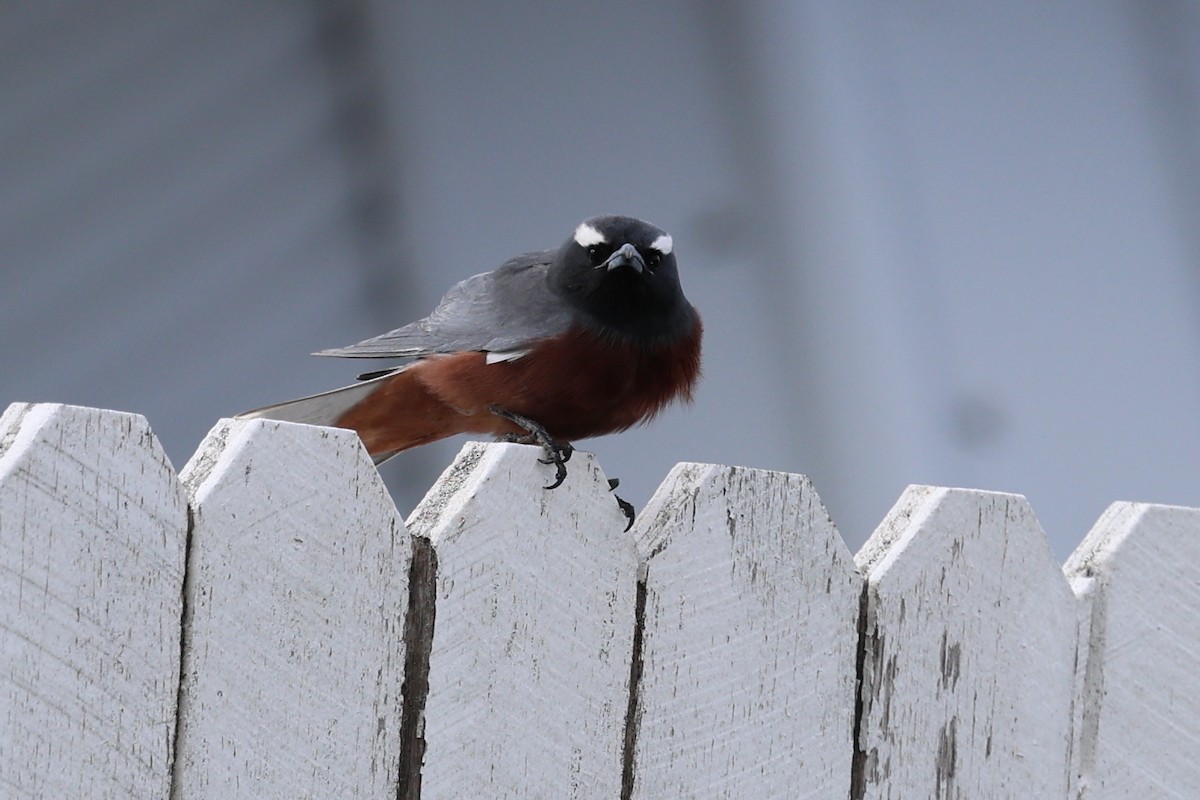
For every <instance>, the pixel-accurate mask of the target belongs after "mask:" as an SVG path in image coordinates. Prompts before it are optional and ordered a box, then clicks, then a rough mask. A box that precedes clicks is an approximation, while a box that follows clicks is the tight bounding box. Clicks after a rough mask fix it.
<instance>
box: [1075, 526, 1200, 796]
mask: <svg viewBox="0 0 1200 800" xmlns="http://www.w3.org/2000/svg"><path fill="white" fill-rule="evenodd" d="M1063 569H1064V571H1065V572H1066V573H1067V575H1068V576H1069V577H1070V578H1071V583H1072V586H1073V587H1074V588H1075V590H1076V592H1077V594H1079V595H1080V596H1081V598H1083V599H1084V600H1085V601H1087V602H1088V603H1089V608H1090V612H1091V613H1090V620H1091V626H1090V628H1091V636H1090V641H1089V647H1088V655H1087V668H1086V673H1085V678H1084V681H1083V695H1082V698H1081V703H1080V705H1081V706H1082V709H1083V725H1082V729H1081V731H1080V734H1079V744H1078V747H1079V750H1080V759H1079V760H1080V772H1081V775H1080V786H1081V787H1083V789H1084V796H1085V797H1087V798H1089V800H1092V799H1093V798H1094V799H1095V800H1104V799H1106V798H1150V797H1155V798H1160V797H1161V798H1180V800H1183V798H1194V797H1196V796H1198V795H1200V762H1198V761H1197V760H1196V757H1195V756H1196V751H1197V749H1200V693H1197V691H1196V680H1197V676H1198V675H1200V509H1195V508H1181V507H1177V506H1161V505H1150V504H1146V503H1115V504H1113V505H1112V506H1110V507H1109V509H1108V510H1107V511H1106V512H1105V513H1104V515H1103V516H1101V517H1100V519H1099V521H1097V523H1096V525H1095V526H1094V527H1093V528H1092V530H1091V532H1090V533H1089V534H1088V536H1087V538H1086V539H1084V541H1083V543H1082V544H1080V546H1079V548H1078V549H1076V551H1075V552H1074V553H1073V554H1072V555H1071V557H1070V558H1069V559H1068V560H1067V563H1066V565H1065V566H1064V567H1063Z"/></svg>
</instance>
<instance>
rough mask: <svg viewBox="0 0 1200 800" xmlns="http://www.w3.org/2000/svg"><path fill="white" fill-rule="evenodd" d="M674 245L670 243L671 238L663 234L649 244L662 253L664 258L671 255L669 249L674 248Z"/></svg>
mask: <svg viewBox="0 0 1200 800" xmlns="http://www.w3.org/2000/svg"><path fill="white" fill-rule="evenodd" d="M674 244H675V243H674V242H673V241H671V237H670V236H668V235H667V234H665V233H664V234H663V235H662V236H659V237H658V238H657V239H655V240H654V241H653V242H651V243H650V246H651V247H653V248H654V249H655V250H657V251H658V252H660V253H662V254H663V255H664V256H669V255H671V248H672V247H673V246H674Z"/></svg>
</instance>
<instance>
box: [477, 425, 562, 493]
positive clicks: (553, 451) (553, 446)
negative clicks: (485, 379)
mask: <svg viewBox="0 0 1200 800" xmlns="http://www.w3.org/2000/svg"><path fill="white" fill-rule="evenodd" d="M488 411H490V412H491V413H493V414H495V415H496V416H497V417H502V418H504V419H506V420H508V421H509V422H511V423H512V424H514V425H516V426H518V427H519V428H521V429H522V430H523V431H525V433H523V434H521V433H508V434H505V435H504V436H503V437H501V438H502V439H504V441H506V442H516V443H519V444H536V445H539V446H540V447H541V448H542V449H543V450H545V451H546V457H545V458H539V459H538V461H540V462H542V463H543V464H553V465H554V483H552V484H550V485H549V486H547V487H546V488H547V489H557V488H558V487H559V486H561V485H562V482H563V481H564V480H566V479H567V462H568V461H570V460H571V454H572V453H574V452H575V448H574V447H573V446H572V445H571V443H570V442H560V441H558V440H557V439H555V438H554V437H553V436H551V435H550V434H549V433H548V432H547V431H546V429H545V428H544V427H542V426H541V425H539V424H538V423H536V422H534V421H533V420H531V419H530V418H529V417H523V416H521V415H520V414H514V413H512V412H511V411H505V410H504V409H503V408H500V407H499V406H488Z"/></svg>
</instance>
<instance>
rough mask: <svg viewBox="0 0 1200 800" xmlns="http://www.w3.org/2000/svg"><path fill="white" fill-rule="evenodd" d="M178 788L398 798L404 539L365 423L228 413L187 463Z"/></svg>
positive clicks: (193, 793)
mask: <svg viewBox="0 0 1200 800" xmlns="http://www.w3.org/2000/svg"><path fill="white" fill-rule="evenodd" d="M182 477H183V481H184V483H185V485H186V486H187V487H188V490H189V491H190V492H191V495H192V502H193V506H194V520H193V527H192V538H191V545H190V552H189V557H188V580H187V585H188V592H187V610H186V616H185V630H184V665H183V684H182V692H181V698H180V716H181V720H180V730H179V746H178V758H177V763H176V770H175V771H176V776H175V792H174V796H175V797H189V798H190V797H214V798H236V797H248V798H295V797H313V798H323V797H362V798H371V797H377V798H383V797H395V796H396V785H397V780H398V775H399V749H400V748H399V732H400V704H401V697H400V695H401V683H402V681H403V667H404V644H403V623H404V614H405V610H406V604H407V575H408V568H409V563H410V558H411V542H410V538H409V536H408V535H407V533H406V532H405V530H404V526H403V523H402V522H401V521H400V520H399V518H398V515H397V513H396V510H395V507H394V506H393V504H392V502H391V499H390V498H389V496H388V494H387V491H386V489H385V488H384V486H383V483H382V481H380V479H379V475H378V473H377V472H376V471H375V469H374V467H373V466H372V464H371V461H370V459H369V458H368V457H367V455H366V452H365V450H363V448H362V446H361V444H360V442H359V441H358V437H357V436H356V435H355V434H354V433H352V432H349V431H336V430H332V429H325V428H313V427H309V426H304V425H294V424H291V423H286V422H271V421H265V420H249V421H233V420H223V421H222V422H221V423H220V424H218V426H217V427H216V428H215V429H214V430H213V432H212V433H210V434H209V436H208V438H207V439H206V440H205V442H204V444H203V445H201V448H200V450H199V451H197V453H196V455H195V456H193V458H192V460H191V461H190V462H189V463H188V465H187V467H186V468H185V469H184V470H183V474H182Z"/></svg>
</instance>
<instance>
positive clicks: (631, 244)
mask: <svg viewBox="0 0 1200 800" xmlns="http://www.w3.org/2000/svg"><path fill="white" fill-rule="evenodd" d="M672 245H673V242H672V241H671V237H670V236H668V235H667V234H666V233H665V232H663V231H662V230H661V229H659V228H656V227H655V226H653V225H651V224H649V223H647V222H642V221H641V220H640V219H634V218H633V217H618V216H604V217H593V218H592V219H589V220H587V221H586V222H583V223H581V224H580V225H579V227H577V228H576V229H575V232H574V234H572V236H571V238H569V239H567V241H566V242H564V243H563V246H562V247H561V248H559V250H558V253H557V255H556V257H555V261H554V264H553V265H552V267H551V270H550V282H551V286H552V287H553V288H554V290H555V291H556V292H557V293H558V294H560V295H561V296H563V297H564V298H565V299H567V301H568V302H570V303H571V304H572V305H574V306H575V307H576V308H577V309H578V310H579V311H580V312H582V314H583V317H584V320H585V322H586V323H591V325H592V326H593V327H594V328H596V329H598V330H601V331H603V332H605V333H609V334H612V335H617V336H626V337H632V338H649V339H659V338H670V337H672V336H677V335H680V334H683V333H688V332H690V330H691V325H692V324H693V322H694V320H695V311H694V310H693V309H692V306H691V304H690V303H688V301H687V299H686V298H685V297H684V296H683V290H682V289H681V288H680V286H679V272H678V270H677V269H676V266H675V253H674V252H673V247H672Z"/></svg>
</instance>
